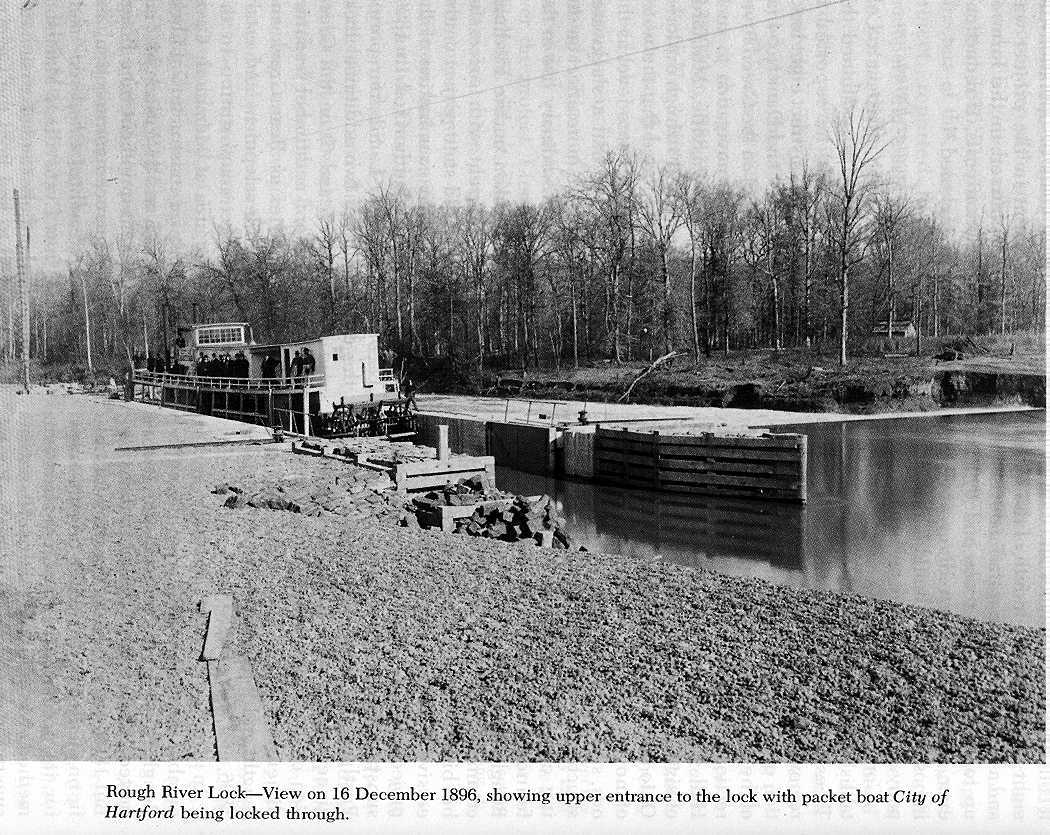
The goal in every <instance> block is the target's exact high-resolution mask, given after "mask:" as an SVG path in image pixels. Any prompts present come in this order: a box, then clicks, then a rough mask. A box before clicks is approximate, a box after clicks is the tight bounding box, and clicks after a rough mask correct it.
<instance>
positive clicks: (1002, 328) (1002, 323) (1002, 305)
mask: <svg viewBox="0 0 1050 835" xmlns="http://www.w3.org/2000/svg"><path fill="white" fill-rule="evenodd" d="M1000 275H1001V279H1000V285H1001V293H1000V299H999V316H1000V319H999V333H1000V334H1005V333H1006V232H1005V230H1004V231H1003V248H1002V265H1001V269H1000Z"/></svg>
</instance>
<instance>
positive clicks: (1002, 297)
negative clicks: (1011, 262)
mask: <svg viewBox="0 0 1050 835" xmlns="http://www.w3.org/2000/svg"><path fill="white" fill-rule="evenodd" d="M1012 224H1013V218H1012V217H1011V216H1010V215H1009V214H1007V213H1005V212H1004V213H1003V214H1002V215H1001V216H1000V218H999V253H1000V258H999V333H1000V334H1005V333H1006V275H1007V270H1006V263H1007V258H1006V254H1007V247H1008V246H1009V240H1010V227H1011V226H1012Z"/></svg>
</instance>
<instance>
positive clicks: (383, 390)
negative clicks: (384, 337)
mask: <svg viewBox="0 0 1050 835" xmlns="http://www.w3.org/2000/svg"><path fill="white" fill-rule="evenodd" d="M177 331H178V338H177V339H176V342H175V351H174V354H173V361H172V363H171V365H170V367H169V368H167V369H163V370H149V369H148V368H135V369H134V370H133V371H131V372H130V373H129V379H128V392H127V394H128V396H129V397H130V398H134V399H139V398H140V399H142V400H144V401H147V402H156V403H159V404H160V405H161V406H164V407H167V408H172V409H182V410H184V411H191V412H198V413H200V414H205V415H215V416H216V417H223V418H229V419H232V420H239V421H244V422H247V423H255V424H259V425H264V426H268V427H272V428H274V429H275V430H278V429H279V430H281V431H283V432H289V433H292V434H298V435H303V436H311V435H314V436H319V437H329V438H339V437H348V436H349V437H352V436H362V435H371V436H374V435H385V436H387V437H391V438H408V437H411V435H412V434H414V419H413V409H414V405H415V404H414V403H413V401H412V397H411V395H409V396H408V397H403V396H402V393H401V387H400V384H399V382H398V379H397V377H396V376H395V374H394V371H393V369H392V368H380V366H379V338H378V336H377V335H376V334H374V333H346V334H336V335H332V336H319V337H316V338H314V339H306V340H302V341H299V342H286V343H276V344H271V345H258V344H256V343H255V341H254V339H253V338H252V330H251V326H250V325H249V324H248V323H246V322H219V323H210V324H198V325H189V326H185V327H180V328H178V329H177Z"/></svg>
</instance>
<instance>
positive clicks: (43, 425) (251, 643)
mask: <svg viewBox="0 0 1050 835" xmlns="http://www.w3.org/2000/svg"><path fill="white" fill-rule="evenodd" d="M56 397H58V396H57V395H56ZM0 398H4V400H3V402H2V403H0V407H3V408H4V409H5V411H4V412H3V414H4V415H5V417H4V418H3V421H4V423H3V426H2V428H3V430H4V432H3V433H2V434H3V435H4V437H5V438H6V439H8V440H13V441H14V443H9V442H8V441H7V440H5V442H4V448H3V450H2V453H3V456H4V460H5V463H6V462H13V464H14V466H13V467H10V468H7V470H6V472H7V475H5V476H4V479H3V486H4V489H3V490H2V491H0V512H2V516H3V520H4V521H3V527H2V528H0V533H2V536H0V544H2V546H3V549H4V550H3V562H4V566H3V567H4V573H3V578H4V581H3V587H2V589H0V591H2V594H0V612H2V615H3V617H2V618H0V624H2V625H3V632H2V637H3V639H4V647H5V649H4V652H5V661H7V662H9V663H12V664H13V669H16V670H17V675H16V676H15V679H17V681H13V680H8V681H7V682H6V683H5V685H3V686H2V687H0V709H2V710H4V711H5V713H6V715H9V716H15V717H17V718H16V721H15V722H12V723H9V728H8V730H7V731H6V733H5V735H4V737H3V738H2V739H0V754H2V755H3V756H5V757H8V758H26V759H33V758H73V759H78V758H83V759H161V760H171V759H179V758H193V759H210V758H213V756H214V747H213V738H212V732H211V726H210V714H209V709H208V695H207V676H206V670H205V669H204V665H203V664H201V663H200V662H199V661H198V660H197V658H198V655H199V653H200V648H201V643H202V640H203V634H204V618H203V616H201V615H200V614H199V613H197V612H196V610H195V606H196V603H197V600H198V599H199V598H200V597H201V596H202V595H204V594H210V593H216V592H219V593H222V592H226V593H230V594H232V595H233V596H234V600H235V605H236V608H237V610H238V612H239V615H240V618H239V620H240V622H239V624H238V626H237V629H236V633H235V635H234V637H233V641H234V644H235V645H236V646H237V647H238V648H239V649H240V651H242V652H244V653H245V654H247V655H248V656H249V658H250V659H251V661H252V665H253V669H254V671H255V677H256V681H257V682H258V684H259V687H260V691H261V693H262V696H263V700H264V703H265V704H266V706H267V711H268V718H269V720H270V723H271V727H272V729H273V732H274V737H275V741H276V743H277V746H278V750H279V752H280V755H281V757H282V758H284V759H307V760H317V759H340V760H428V759H440V760H475V759H494V760H541V761H542V760H648V759H651V760H672V761H674V760H681V761H686V760H708V761H710V760H714V761H722V760H733V761H794V762H806V761H862V762H888V761H892V762H897V761H952V762H956V761H966V762H1015V761H1023V762H1032V761H1043V760H1044V759H1045V748H1044V735H1043V734H1044V724H1043V723H1044V704H1045V692H1044V681H1045V674H1044V670H1045V662H1044V651H1045V630H1041V629H1038V630H1037V629H1031V628H1025V627H1013V626H1004V625H997V624H983V623H979V622H976V621H972V620H968V619H965V618H961V617H956V616H953V615H949V614H944V613H940V612H935V611H932V610H924V609H919V608H914V607H907V606H901V605H897V604H891V603H883V602H877V601H872V600H866V599H861V598H847V597H842V596H838V595H835V594H831V593H819V592H809V591H802V590H792V589H787V588H781V587H776V586H772V585H770V584H767V583H764V582H762V581H759V580H746V579H734V578H728V577H723V576H720V575H716V574H712V573H709V572H704V571H698V570H692V569H683V568H681V567H678V566H674V565H667V564H663V563H658V562H657V563H653V562H643V561H636V560H630V559H627V558H623V557H617V556H604V555H595V554H582V553H569V552H566V551H555V550H552V549H541V548H536V547H534V546H521V545H510V544H504V543H499V542H492V541H483V540H478V539H473V538H465V537H448V536H445V535H442V534H440V533H437V532H430V531H414V530H409V529H404V528H400V527H397V526H396V517H395V516H394V515H393V514H391V515H388V516H386V517H382V518H376V519H371V518H368V519H366V518H361V519H353V518H345V517H341V516H337V515H333V514H329V513H324V514H322V515H320V516H317V517H307V516H303V515H301V514H294V513H288V512H280V511H273V510H264V509H255V508H242V509H235V510H233V509H227V508H225V507H224V506H223V501H224V500H225V499H226V497H225V496H222V495H213V494H212V493H211V492H210V491H211V489H212V488H213V486H214V485H215V484H216V483H217V482H220V481H228V482H229V483H231V484H235V483H239V482H242V481H244V480H246V479H249V478H251V479H255V480H265V479H266V478H271V477H272V478H274V479H277V478H285V479H286V478H297V479H308V478H311V477H314V476H317V475H318V474H319V473H320V472H321V471H322V470H321V468H323V470H324V473H325V475H324V476H323V478H328V477H329V474H330V468H333V467H338V466H342V465H338V464H333V463H331V462H327V461H318V460H316V459H313V458H307V457H305V456H293V455H291V454H290V453H288V452H287V450H281V449H278V448H274V447H243V448H236V449H232V450H231V449H223V450H199V449H198V450H193V451H192V452H191V451H187V452H185V453H173V452H170V451H169V452H156V453H113V452H112V448H113V447H114V446H117V445H120V444H119V443H116V442H114V441H115V438H116V437H117V436H118V435H120V434H121V433H122V432H123V433H125V434H126V433H127V432H128V431H130V430H129V428H128V427H134V426H135V425H137V424H138V423H141V422H143V421H149V422H150V426H151V430H150V435H151V437H154V438H157V439H158V441H159V440H160V439H161V438H162V436H163V435H164V433H163V432H161V431H159V429H160V428H162V427H163V425H164V422H165V421H167V420H169V416H172V415H174V413H170V412H160V411H159V410H157V411H152V412H150V413H148V415H147V414H146V413H143V412H141V411H140V409H138V408H131V406H129V404H121V403H117V402H106V401H97V400H93V399H91V398H87V397H65V398H62V399H61V402H62V406H63V408H62V409H58V410H56V409H54V408H53V405H54V404H52V403H50V402H49V401H53V400H54V399H55V397H48V398H44V397H38V396H34V397H30V398H18V400H19V401H21V402H19V403H15V402H14V401H15V398H14V397H11V396H10V395H8V394H5V393H0ZM174 417H176V418H177V417H178V416H177V415H174ZM125 442H126V439H125ZM12 475H13V480H12ZM19 688H22V689H23V690H24V692H27V693H32V694H33V698H32V700H28V699H26V697H25V696H24V695H21V696H20V695H19ZM33 707H35V708H36V709H35V710H33V709H32V708H33Z"/></svg>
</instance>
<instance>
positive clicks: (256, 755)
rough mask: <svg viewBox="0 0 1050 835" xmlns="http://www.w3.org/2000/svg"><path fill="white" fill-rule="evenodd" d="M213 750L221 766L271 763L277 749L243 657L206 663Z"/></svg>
mask: <svg viewBox="0 0 1050 835" xmlns="http://www.w3.org/2000/svg"><path fill="white" fill-rule="evenodd" d="M208 682H209V684H210V685H211V710H212V719H213V721H214V724H215V747H216V750H217V752H218V758H219V760H220V761H222V762H227V761H228V762H274V761H276V760H277V749H276V747H275V746H274V744H273V735H272V733H271V732H270V728H269V726H268V725H267V723H266V714H265V711H264V710H263V703H262V698H261V697H260V696H259V689H258V688H257V687H256V686H255V679H254V678H253V677H252V668H251V663H250V662H249V661H248V659H247V658H245V657H244V656H243V655H235V656H232V657H228V658H222V659H218V660H215V661H209V662H208Z"/></svg>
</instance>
